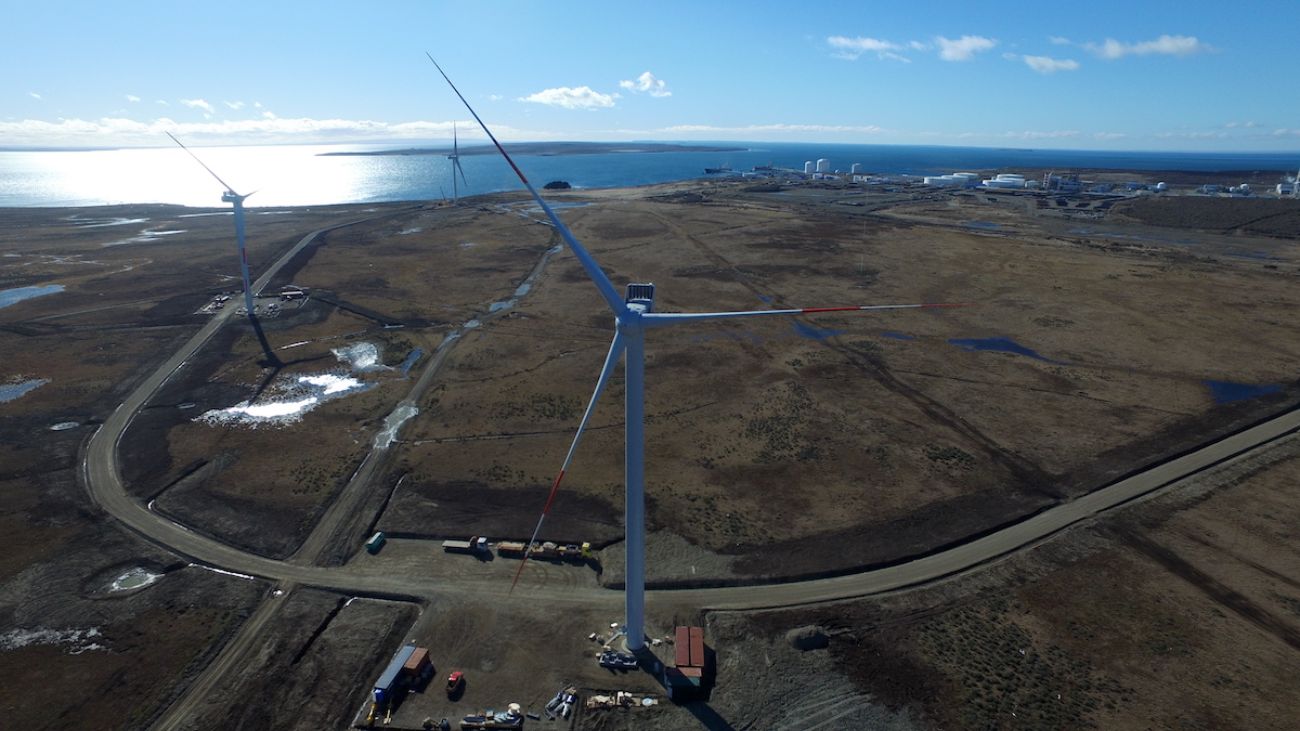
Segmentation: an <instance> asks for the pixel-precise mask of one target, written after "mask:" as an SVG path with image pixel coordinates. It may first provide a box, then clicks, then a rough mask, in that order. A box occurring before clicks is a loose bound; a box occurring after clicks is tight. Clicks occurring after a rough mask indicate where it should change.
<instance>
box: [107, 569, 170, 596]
mask: <svg viewBox="0 0 1300 731" xmlns="http://www.w3.org/2000/svg"><path fill="white" fill-rule="evenodd" d="M162 577H163V575H162V574H156V573H154V572H152V571H150V570H149V569H146V568H144V567H142V566H136V567H135V568H133V569H127V570H126V571H124V572H123V573H122V574H121V575H120V576H118V577H117V578H116V579H113V583H111V584H109V585H108V590H109V591H131V590H132V589H143V588H144V587H146V586H149V585H150V584H153V583H155V582H157V581H158V580H159V579H161V578H162Z"/></svg>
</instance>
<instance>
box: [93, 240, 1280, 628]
mask: <svg viewBox="0 0 1300 731" xmlns="http://www.w3.org/2000/svg"><path fill="white" fill-rule="evenodd" d="M363 220H368V219H363ZM360 222H361V221H352V222H349V223H344V224H340V225H337V226H331V227H328V228H324V229H321V230H319V231H315V232H312V233H311V234H308V235H307V236H305V237H303V239H302V240H301V241H299V242H298V243H297V244H296V245H295V246H294V247H293V248H291V249H290V250H289V251H287V252H286V253H285V254H284V255H283V256H281V257H280V258H279V259H277V260H276V262H275V263H274V264H273V265H272V266H271V267H270V268H269V269H268V270H267V271H266V273H264V274H263V275H262V276H261V277H259V278H258V280H257V282H256V283H255V284H254V290H255V291H261V289H262V288H263V287H265V286H266V285H267V284H268V283H269V282H270V280H271V278H272V277H273V276H275V274H276V273H277V272H278V271H279V270H280V268H281V267H283V266H284V265H285V264H286V263H287V262H288V261H289V260H290V259H292V258H293V256H294V255H296V254H297V253H298V252H299V251H301V250H302V249H303V248H304V247H305V246H307V245H308V244H309V243H311V242H312V241H313V240H314V239H315V238H316V237H317V236H319V235H321V234H322V233H324V232H326V231H331V230H334V229H338V228H342V227H344V226H350V225H354V224H356V223H360ZM234 310H235V308H228V309H225V310H223V311H222V312H220V313H218V314H217V315H215V316H214V317H213V318H212V319H211V321H209V322H208V323H207V324H206V325H205V326H204V327H203V328H202V329H200V330H199V331H198V332H197V333H195V335H194V336H193V337H191V338H190V339H189V340H188V341H187V342H186V343H185V344H184V345H183V346H182V347H181V348H180V350H178V351H177V352H176V353H175V354H174V355H173V356H172V357H171V358H170V359H168V360H167V362H165V363H163V364H162V365H161V366H160V367H159V368H158V369H157V370H156V371H154V373H152V374H151V375H150V376H149V377H148V378H147V379H145V380H144V381H143V382H142V383H141V384H140V385H139V386H137V387H136V389H135V390H134V391H132V392H131V394H130V395H129V396H127V398H126V400H125V401H124V402H123V403H122V404H121V405H120V406H119V407H118V408H117V409H116V410H115V411H114V412H113V413H112V415H110V416H109V417H108V419H107V420H105V421H104V423H103V425H101V426H100V428H99V429H98V431H96V432H95V434H94V435H93V436H92V437H91V439H90V441H89V443H88V444H87V447H86V451H85V455H84V461H83V470H84V478H85V480H86V485H87V488H88V490H89V492H90V495H91V499H92V500H93V501H94V502H96V503H97V504H98V505H99V506H101V507H102V508H103V509H104V510H105V511H107V512H108V513H109V514H111V515H112V516H113V517H115V518H117V519H118V520H120V521H121V522H122V523H124V524H125V525H126V526H127V527H129V528H130V529H131V530H133V531H135V532H136V533H138V534H140V535H141V536H144V537H145V538H147V539H148V540H151V541H153V542H154V543H157V544H158V545H161V546H163V547H164V548H167V549H169V550H171V551H173V552H175V553H178V554H180V555H182V556H186V557H188V558H190V559H192V560H194V561H196V562H199V563H203V564H207V565H210V566H213V567H217V568H220V569H223V570H226V571H233V572H237V573H240V574H249V575H252V576H258V577H262V578H266V579H270V580H273V581H278V582H283V583H286V584H291V585H292V584H296V585H303V586H314V587H319V588H324V589H332V590H336V591H340V592H345V593H349V594H354V595H371V596H388V597H394V598H398V597H404V598H411V599H424V598H429V597H433V596H435V595H439V594H447V593H458V594H463V593H471V592H472V593H473V594H474V595H475V596H478V597H481V598H483V597H486V598H493V597H497V596H501V597H504V596H506V595H507V592H508V588H509V587H508V586H506V585H504V584H502V583H501V582H495V581H486V580H485V581H478V580H473V579H466V580H458V581H457V582H455V583H439V582H436V581H434V580H431V579H429V578H426V577H418V576H384V575H377V574H373V573H367V572H365V571H363V570H358V569H357V568H355V567H347V566H344V567H337V568H326V567H318V566H311V565H303V564H302V563H301V562H287V561H276V560H272V559H269V558H264V557H261V556H257V555H255V554H251V553H247V552H245V551H242V550H240V549H238V548H235V547H233V546H229V545H226V544H224V543H221V542H219V541H216V540H214V539H212V538H209V537H207V536H203V535H200V534H198V533H195V532H193V531H191V530H189V529H188V528H186V527H184V526H182V525H179V524H177V523H174V522H172V521H171V520H169V519H167V518H166V517H164V516H162V515H159V514H157V513H154V512H153V511H150V510H149V509H148V508H147V507H146V506H145V505H143V504H141V503H140V502H139V501H137V500H135V499H134V498H133V497H131V496H130V495H129V494H128V493H127V491H126V487H125V485H124V484H123V482H122V476H121V471H120V469H119V466H118V461H117V452H118V442H119V440H120V439H121V437H122V434H123V433H124V432H125V431H126V429H127V427H128V426H130V424H131V421H132V419H133V418H134V417H135V415H136V413H137V412H138V411H139V410H140V409H141V408H142V407H143V406H144V404H145V403H146V402H147V401H148V400H149V398H150V397H151V396H153V394H154V393H155V392H156V391H157V390H158V389H159V388H160V387H161V386H162V385H163V383H165V382H166V381H167V379H168V378H170V377H171V376H172V374H174V373H175V372H176V371H177V370H178V369H180V368H181V367H182V366H183V365H184V364H185V363H186V361H187V360H188V359H189V358H190V357H192V356H193V355H194V354H195V353H196V352H197V351H198V350H199V348H201V347H202V346H203V345H204V343H206V342H207V340H208V339H209V338H211V337H212V335H213V334H214V333H216V331H217V330H218V329H219V328H220V327H221V326H222V324H224V323H225V321H226V320H227V319H229V317H230V316H231V315H232V314H233V312H234ZM1297 430H1300V410H1292V411H1289V412H1287V413H1285V414H1282V415H1280V416H1278V417H1275V418H1273V419H1271V420H1269V421H1266V422H1263V423H1261V424H1258V425H1256V426H1254V427H1251V428H1249V429H1246V430H1244V431H1241V432H1238V433H1237V434H1234V435H1232V436H1229V437H1226V438H1224V439H1221V440H1219V441H1216V442H1214V443H1212V444H1209V445H1206V446H1204V447H1201V448H1200V449H1197V450H1195V451H1193V452H1190V453H1188V454H1185V455H1183V456H1181V457H1178V458H1175V459H1172V460H1170V461H1168V462H1165V463H1163V464H1160V465H1157V466H1155V467H1152V468H1150V469H1148V470H1145V471H1143V472H1140V473H1138V474H1136V475H1133V476H1131V477H1128V478H1126V479H1123V480H1120V481H1119V482H1116V483H1113V484H1111V485H1107V486H1106V487H1103V488H1101V489H1099V490H1096V491H1094V492H1092V493H1089V494H1088V495H1085V496H1083V497H1081V498H1078V499H1076V500H1073V501H1071V502H1069V503H1064V504H1061V505H1058V506H1056V507H1053V508H1051V509H1049V510H1046V511H1044V512H1042V513H1039V514H1037V515H1034V516H1032V517H1030V518H1028V519H1026V520H1023V521H1021V522H1019V523H1016V524H1014V525H1011V526H1008V527H1006V528H1003V529H1001V530H998V531H996V532H994V533H991V534H989V535H986V536H984V537H981V538H978V539H974V540H971V541H969V542H967V543H964V544H962V545H959V546H955V547H953V548H950V549H947V550H944V551H942V552H939V553H935V554H932V555H929V556H925V557H923V558H918V559H915V560H912V561H908V562H906V563H902V564H898V565H895V566H890V567H886V568H881V569H874V570H870V571H864V572H860V573H856V574H849V575H844V576H837V577H833V578H825V579H813V580H807V581H797V582H789V583H778V584H770V585H762V586H737V587H721V588H708V589H680V590H659V591H652V592H650V593H651V598H654V597H656V596H658V597H661V598H670V599H671V600H672V601H675V602H679V601H685V602H689V603H691V604H693V605H696V606H699V607H701V608H709V609H758V608H769V607H779V606H792V605H799V604H808V603H814V602H824V601H831V600H837V599H848V598H853V597H860V596H866V595H870V594H877V593H880V592H885V591H892V590H896V589H900V588H903V587H907V586H912V585H916V584H922V583H926V582H929V581H934V580H936V579H940V578H943V577H946V576H951V575H954V574H958V573H961V572H963V571H966V570H969V569H972V568H974V567H976V566H979V565H981V564H984V563H987V562H989V561H992V560H994V559H996V558H998V557H1001V556H1005V555H1006V554H1008V553H1011V552H1012V551H1015V550H1017V549H1020V548H1024V547H1026V546H1030V545H1033V544H1035V543H1038V542H1040V541H1042V540H1044V539H1046V538H1048V537H1050V536H1052V535H1053V534H1055V533H1057V532H1059V531H1061V530H1063V529H1065V528H1067V527H1069V526H1070V525H1073V524H1075V523H1077V522H1079V521H1082V520H1086V519H1088V518H1090V517H1092V516H1094V515H1096V514H1098V513H1100V512H1102V511H1105V510H1108V509H1111V508H1114V507H1116V506H1118V505H1122V504H1124V503H1126V502H1128V501H1130V500H1133V499H1135V498H1137V497H1140V496H1143V495H1146V494H1148V493H1151V492H1153V491H1155V490H1159V489H1160V488H1163V487H1167V486H1170V485H1171V484H1172V483H1174V482H1176V481H1178V480H1180V479H1182V478H1184V477H1187V476H1189V475H1192V474H1195V473H1197V472H1200V471H1202V470H1204V469H1206V468H1208V467H1211V466H1214V465H1216V464H1219V463H1221V462H1224V461H1226V460H1229V459H1232V458H1234V457H1237V456H1240V455H1242V454H1243V453H1245V452H1247V451H1250V450H1253V449H1255V448H1257V447H1259V446H1261V445H1264V444H1267V443H1269V442H1272V441H1275V440H1277V439H1280V438H1282V437H1283V436H1285V435H1287V434H1290V433H1292V432H1295V431H1297ZM529 593H530V594H531V595H532V596H533V597H535V598H544V599H546V600H547V601H553V602H581V603H584V604H608V605H609V606H611V607H614V606H617V605H619V604H620V603H621V601H622V595H621V593H620V592H617V591H609V590H605V589H601V588H597V587H589V588H579V587H573V586H566V587H554V588H548V587H546V586H542V587H537V588H535V589H530V590H529Z"/></svg>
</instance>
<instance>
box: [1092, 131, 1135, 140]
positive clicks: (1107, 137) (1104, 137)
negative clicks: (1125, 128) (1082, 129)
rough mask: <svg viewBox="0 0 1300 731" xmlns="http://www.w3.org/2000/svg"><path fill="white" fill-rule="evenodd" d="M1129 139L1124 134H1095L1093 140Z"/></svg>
mask: <svg viewBox="0 0 1300 731" xmlns="http://www.w3.org/2000/svg"><path fill="white" fill-rule="evenodd" d="M1125 137H1128V135H1127V134H1125V133H1124V132H1093V133H1092V138H1093V139H1095V140H1119V139H1123V138H1125Z"/></svg>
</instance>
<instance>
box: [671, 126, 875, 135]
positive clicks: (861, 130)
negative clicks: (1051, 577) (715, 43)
mask: <svg viewBox="0 0 1300 731" xmlns="http://www.w3.org/2000/svg"><path fill="white" fill-rule="evenodd" d="M655 131H656V132H668V133H674V134H681V133H699V132H708V133H715V132H723V133H740V134H747V133H753V132H853V133H856V134H879V133H881V132H884V131H885V130H884V129H883V128H881V127H877V126H876V125H874V124H870V125H835V124H749V125H745V126H742V127H719V126H715V125H711V124H677V125H673V126H671V127H662V128H660V129H658V130H655Z"/></svg>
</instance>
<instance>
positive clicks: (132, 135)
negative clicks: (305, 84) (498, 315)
mask: <svg viewBox="0 0 1300 731" xmlns="http://www.w3.org/2000/svg"><path fill="white" fill-rule="evenodd" d="M452 124H453V123H452V122H451V121H450V120H449V121H446V122H428V121H415V122H379V121H373V120H358V119H309V118H298V119H281V118H279V117H276V116H275V115H273V114H271V113H270V112H264V116H263V117H261V118H253V119H240V120H223V121H203V122H177V121H175V120H173V119H171V118H168V117H159V118H157V119H154V120H152V121H146V122H141V121H137V120H132V119H125V118H122V117H103V118H100V119H59V120H57V121H54V122H50V121H45V120H35V119H25V120H21V121H0V139H3V140H4V141H5V144H7V145H16V146H51V145H68V146H104V147H108V146H127V145H149V146H155V145H164V144H169V141H168V140H167V137H166V136H165V135H164V134H163V133H164V132H171V133H172V134H174V135H176V136H178V137H180V138H181V139H183V140H185V142H186V144H191V143H192V144H196V145H205V144H249V145H252V144H276V143H284V142H313V143H323V144H324V143H331V142H354V141H359V140H376V141H392V140H428V139H435V138H442V137H450V136H451V128H452ZM493 132H495V133H496V134H497V136H498V137H500V138H501V139H514V140H518V139H529V140H537V139H555V138H556V136H555V135H553V134H550V133H548V132H540V131H524V130H519V129H516V128H513V127H509V126H505V125H495V126H494V127H493ZM460 136H461V139H465V138H467V137H468V138H473V137H479V138H483V135H482V134H481V133H479V132H477V131H476V130H475V129H472V128H467V127H466V126H464V125H463V124H462V125H461V127H460Z"/></svg>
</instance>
